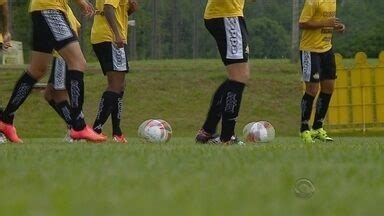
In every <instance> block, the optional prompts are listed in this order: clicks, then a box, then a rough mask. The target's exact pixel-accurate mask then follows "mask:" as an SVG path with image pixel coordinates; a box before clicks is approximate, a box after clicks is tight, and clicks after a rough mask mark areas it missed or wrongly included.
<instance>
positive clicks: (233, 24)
mask: <svg viewBox="0 0 384 216" xmlns="http://www.w3.org/2000/svg"><path fill="white" fill-rule="evenodd" d="M205 23H206V27H207V29H208V30H209V31H210V33H211V34H212V36H213V37H214V38H215V40H216V43H217V46H218V49H219V51H220V55H221V58H222V61H223V63H224V65H225V66H226V69H227V72H228V80H226V81H225V83H224V84H222V86H221V87H220V88H219V89H218V90H217V91H216V94H215V95H214V97H213V101H212V104H211V108H210V112H209V113H208V117H207V120H208V121H206V123H207V122H208V123H209V119H212V124H204V125H205V126H207V125H210V126H211V128H206V129H204V130H209V129H211V131H210V132H214V131H215V130H216V126H217V123H218V121H219V120H220V116H221V120H222V128H221V134H220V141H221V142H222V143H227V142H231V141H232V140H238V139H234V137H235V126H236V121H237V117H238V114H239V110H240V105H241V100H242V95H243V91H244V88H245V84H246V83H247V82H248V80H249V77H250V69H249V63H248V56H249V47H248V33H247V29H246V25H245V21H244V18H243V17H230V18H218V19H211V20H206V22H205ZM216 100H217V101H216ZM212 111H213V112H212ZM218 116H219V117H218Z"/></svg>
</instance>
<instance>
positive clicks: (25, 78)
mask: <svg viewBox="0 0 384 216" xmlns="http://www.w3.org/2000/svg"><path fill="white" fill-rule="evenodd" d="M36 82H37V80H35V79H34V78H33V77H31V76H30V75H29V74H28V73H27V72H25V73H24V74H23V75H22V76H21V77H20V79H19V80H18V81H17V83H16V85H15V88H14V89H13V92H12V96H11V98H10V99H9V102H8V105H7V107H6V108H5V110H4V111H3V114H2V118H1V119H2V121H3V122H5V123H7V124H13V118H14V116H15V112H16V111H17V109H19V107H20V106H21V104H23V103H24V101H25V100H26V99H27V97H28V95H29V94H30V93H31V91H32V88H33V86H34V85H35V83H36Z"/></svg>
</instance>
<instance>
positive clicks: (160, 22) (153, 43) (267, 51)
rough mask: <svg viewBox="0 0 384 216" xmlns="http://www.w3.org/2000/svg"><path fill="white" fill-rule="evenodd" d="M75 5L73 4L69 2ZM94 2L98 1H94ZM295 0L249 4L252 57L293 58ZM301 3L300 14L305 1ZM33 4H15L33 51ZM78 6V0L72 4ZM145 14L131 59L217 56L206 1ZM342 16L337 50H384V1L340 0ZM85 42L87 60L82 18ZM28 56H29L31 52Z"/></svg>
mask: <svg viewBox="0 0 384 216" xmlns="http://www.w3.org/2000/svg"><path fill="white" fill-rule="evenodd" d="M69 1H70V2H71V0H69ZM92 1H93V2H95V0H92ZM293 1H294V0H292V1H290V0H246V2H247V3H246V11H245V14H246V20H247V26H248V31H249V34H250V47H251V56H252V58H288V57H289V55H290V50H291V41H292V38H291V28H292V2H293ZM298 1H299V4H300V6H299V8H300V10H301V8H302V5H303V2H304V0H298ZM28 2H29V1H28V0H10V6H11V9H12V10H11V13H12V14H11V15H12V21H13V25H12V31H13V37H14V39H15V40H20V41H23V42H24V46H25V49H26V51H27V50H28V49H29V44H30V43H29V41H30V37H31V28H30V19H29V16H28V15H27V10H28ZM72 2H73V1H72ZM138 2H139V4H140V10H139V11H138V12H137V13H136V14H134V15H133V16H132V17H131V18H130V19H134V20H136V26H135V27H130V34H129V35H130V40H129V41H130V56H131V58H132V59H161V58H215V57H218V52H217V50H216V47H215V42H214V40H213V39H212V38H211V36H210V35H209V34H208V32H207V31H206V30H205V27H204V22H203V18H202V17H203V13H204V8H205V4H206V0H138ZM337 2H338V17H339V18H341V19H342V20H343V22H345V23H346V25H347V28H348V29H347V32H346V33H345V34H344V35H336V36H335V39H334V44H335V50H336V51H337V52H340V53H342V54H343V55H344V56H346V57H351V56H353V55H354V53H356V52H357V51H365V52H366V53H367V54H368V55H369V57H377V55H378V53H379V52H380V51H381V50H383V49H384V15H383V11H384V1H377V0H359V1H347V0H338V1H337ZM73 9H74V11H75V13H76V14H78V17H79V20H80V21H81V23H82V25H83V30H82V35H81V36H80V37H81V39H82V40H81V43H82V46H83V49H84V52H85V54H86V56H87V57H88V58H89V59H93V58H94V55H93V52H92V49H91V46H90V44H89V34H90V28H91V26H92V19H90V18H85V17H82V16H80V13H79V11H78V9H77V7H73ZM26 53H28V52H26Z"/></svg>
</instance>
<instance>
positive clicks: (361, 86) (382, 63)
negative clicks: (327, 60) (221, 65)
mask: <svg viewBox="0 0 384 216" xmlns="http://www.w3.org/2000/svg"><path fill="white" fill-rule="evenodd" d="M336 65H337V74H338V79H337V80H336V88H335V92H334V94H333V97H332V101H331V104H330V108H329V111H328V117H327V119H326V124H327V125H328V127H329V128H331V129H361V130H363V131H366V130H367V129H384V127H383V126H384V52H382V53H381V54H380V57H379V63H378V65H376V66H372V65H370V64H369V63H368V59H367V55H366V54H365V53H363V52H359V53H357V54H356V56H355V61H354V65H353V67H352V68H347V67H345V66H344V63H343V57H342V56H341V55H340V54H336Z"/></svg>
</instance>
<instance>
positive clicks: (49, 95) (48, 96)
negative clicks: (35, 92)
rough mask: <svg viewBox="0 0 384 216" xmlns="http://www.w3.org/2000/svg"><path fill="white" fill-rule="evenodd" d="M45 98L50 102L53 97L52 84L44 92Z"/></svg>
mask: <svg viewBox="0 0 384 216" xmlns="http://www.w3.org/2000/svg"><path fill="white" fill-rule="evenodd" d="M44 99H45V100H46V101H47V102H49V101H51V100H52V99H53V89H52V87H51V86H50V85H48V86H47V88H46V89H45V92H44Z"/></svg>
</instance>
